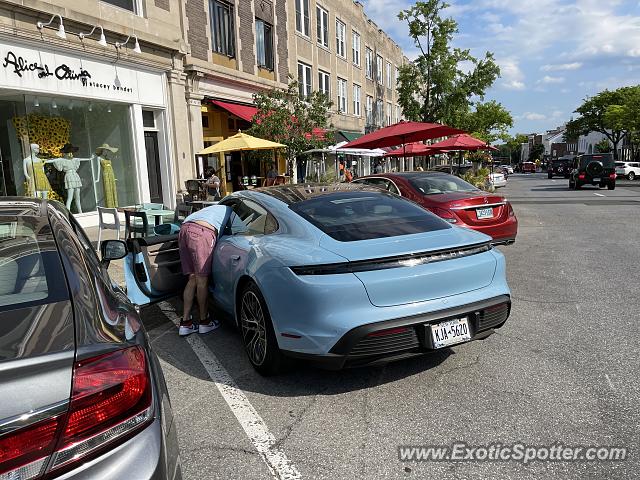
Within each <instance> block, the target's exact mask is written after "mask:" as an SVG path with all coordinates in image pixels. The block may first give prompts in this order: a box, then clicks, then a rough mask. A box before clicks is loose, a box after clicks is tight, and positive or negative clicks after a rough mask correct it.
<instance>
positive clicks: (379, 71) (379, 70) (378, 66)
mask: <svg viewBox="0 0 640 480" xmlns="http://www.w3.org/2000/svg"><path fill="white" fill-rule="evenodd" d="M383 63H384V62H383V61H382V57H381V56H380V55H376V80H377V81H378V83H379V84H380V85H384V80H383V77H382V75H383V72H382V68H383V66H382V65H383Z"/></svg>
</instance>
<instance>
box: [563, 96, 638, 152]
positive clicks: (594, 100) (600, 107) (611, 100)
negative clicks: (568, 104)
mask: <svg viewBox="0 0 640 480" xmlns="http://www.w3.org/2000/svg"><path fill="white" fill-rule="evenodd" d="M626 98H627V96H626V93H625V89H618V90H614V91H610V90H604V91H603V92H600V93H598V94H597V95H595V96H593V97H590V98H587V99H586V100H585V101H584V102H583V103H582V105H580V106H579V107H578V108H577V109H576V113H578V114H579V115H580V116H579V117H578V118H576V119H574V120H571V121H569V123H568V124H567V131H566V132H565V139H575V138H577V137H579V136H580V135H588V134H589V132H599V133H602V134H603V135H604V136H605V137H607V138H608V139H609V141H610V142H611V144H612V145H613V156H614V158H615V159H616V160H617V159H618V144H619V143H620V141H621V140H622V139H623V137H624V135H625V129H624V126H623V124H622V122H620V118H619V117H618V116H617V115H613V114H612V110H611V107H612V106H616V105H624V103H625V99H626ZM607 112H609V113H608V114H607Z"/></svg>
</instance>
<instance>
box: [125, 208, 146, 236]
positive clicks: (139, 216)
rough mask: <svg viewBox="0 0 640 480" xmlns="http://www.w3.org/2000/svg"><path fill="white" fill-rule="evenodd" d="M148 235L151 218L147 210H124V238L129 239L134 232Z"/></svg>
mask: <svg viewBox="0 0 640 480" xmlns="http://www.w3.org/2000/svg"><path fill="white" fill-rule="evenodd" d="M136 233H137V234H140V236H143V237H146V236H147V235H149V220H148V218H147V214H146V213H145V212H134V211H132V210H125V211H124V238H125V239H129V238H131V237H132V235H134V234H136Z"/></svg>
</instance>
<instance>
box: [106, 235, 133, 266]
mask: <svg viewBox="0 0 640 480" xmlns="http://www.w3.org/2000/svg"><path fill="white" fill-rule="evenodd" d="M100 256H101V257H102V264H103V265H104V266H105V267H108V266H109V262H110V261H111V260H120V259H121V258H124V257H126V256H127V244H126V243H125V242H124V241H122V240H103V241H102V243H101V244H100Z"/></svg>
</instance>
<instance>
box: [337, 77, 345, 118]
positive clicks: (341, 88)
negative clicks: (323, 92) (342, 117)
mask: <svg viewBox="0 0 640 480" xmlns="http://www.w3.org/2000/svg"><path fill="white" fill-rule="evenodd" d="M338 113H347V81H346V80H345V79H344V78H338Z"/></svg>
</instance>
